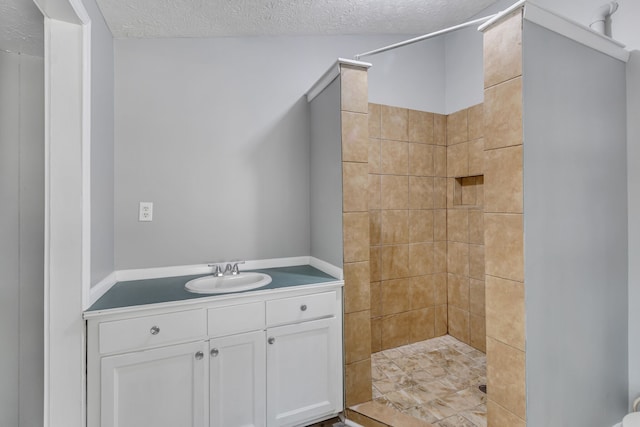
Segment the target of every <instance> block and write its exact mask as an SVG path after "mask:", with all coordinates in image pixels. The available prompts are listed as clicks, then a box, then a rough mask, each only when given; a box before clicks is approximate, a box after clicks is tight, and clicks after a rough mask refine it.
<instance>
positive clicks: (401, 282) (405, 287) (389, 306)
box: [380, 279, 411, 316]
mask: <svg viewBox="0 0 640 427" xmlns="http://www.w3.org/2000/svg"><path fill="white" fill-rule="evenodd" d="M410 293H411V280H410V279H394V280H383V281H382V282H381V283H380V296H381V302H382V315H383V316H386V315H389V314H396V313H402V312H404V311H409V307H410V305H409V303H410V301H409V298H410Z"/></svg>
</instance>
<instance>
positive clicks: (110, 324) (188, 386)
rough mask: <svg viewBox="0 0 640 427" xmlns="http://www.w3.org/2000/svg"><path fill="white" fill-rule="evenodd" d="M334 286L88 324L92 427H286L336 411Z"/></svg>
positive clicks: (338, 324)
mask: <svg viewBox="0 0 640 427" xmlns="http://www.w3.org/2000/svg"><path fill="white" fill-rule="evenodd" d="M340 285H341V284H340V283H338V284H336V283H333V284H331V285H324V284H323V285H320V286H298V287H292V288H285V289H279V290H278V291H276V292H265V293H263V294H262V295H250V294H245V295H237V294H236V295H225V296H222V297H217V298H203V299H201V300H188V301H181V302H176V303H175V304H163V306H162V307H149V308H145V307H144V306H143V307H138V308H137V310H136V309H134V308H130V309H127V310H118V311H115V310H113V311H111V310H106V311H104V312H101V313H95V314H90V315H88V316H86V317H87V319H88V320H87V322H88V323H87V347H88V359H87V372H88V373H87V384H88V387H87V390H88V399H87V400H88V403H87V409H88V412H87V415H88V426H89V427H129V426H131V427H133V426H136V427H138V426H144V425H148V426H151V425H152V426H154V427H164V426H166V427H175V426H181V427H182V426H184V427H293V426H306V425H309V424H312V423H313V422H315V421H318V420H321V419H323V418H328V417H330V416H333V415H335V414H337V413H339V412H340V411H342V409H343V385H342V382H343V380H342V297H341V286H340Z"/></svg>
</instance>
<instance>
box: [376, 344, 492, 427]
mask: <svg viewBox="0 0 640 427" xmlns="http://www.w3.org/2000/svg"><path fill="white" fill-rule="evenodd" d="M371 360H372V378H373V399H374V401H376V402H379V403H382V404H385V405H388V406H392V407H393V408H395V409H397V410H398V411H400V412H402V413H404V414H407V415H411V416H412V417H415V418H419V419H421V420H424V421H426V422H428V423H432V424H433V425H434V426H438V427H486V425H487V415H486V414H487V408H486V395H485V394H484V393H482V392H481V391H480V390H479V389H478V386H479V385H480V384H486V375H487V374H486V366H487V363H486V357H485V354H484V353H482V352H480V351H478V350H476V349H474V348H473V347H470V346H468V345H467V344H464V343H462V342H460V341H458V340H457V339H455V338H453V337H451V336H449V335H445V336H443V337H438V338H433V339H430V340H426V341H421V342H418V343H415V344H409V345H405V346H402V347H398V348H394V349H390V350H385V351H381V352H379V353H374V354H373V355H372V356H371Z"/></svg>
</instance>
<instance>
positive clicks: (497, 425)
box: [487, 399, 527, 427]
mask: <svg viewBox="0 0 640 427" xmlns="http://www.w3.org/2000/svg"><path fill="white" fill-rule="evenodd" d="M487 425H488V426H491V427H527V423H525V422H524V420H522V419H520V418H518V417H516V416H515V415H513V414H512V413H511V412H509V411H507V410H506V409H504V408H503V407H502V406H500V405H498V404H497V403H496V402H494V401H492V400H490V399H489V400H487Z"/></svg>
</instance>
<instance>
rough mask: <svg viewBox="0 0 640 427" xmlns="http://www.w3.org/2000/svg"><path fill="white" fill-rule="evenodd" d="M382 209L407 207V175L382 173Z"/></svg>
mask: <svg viewBox="0 0 640 427" xmlns="http://www.w3.org/2000/svg"><path fill="white" fill-rule="evenodd" d="M381 188H382V209H408V208H409V177H407V176H396V175H382V183H381Z"/></svg>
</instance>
